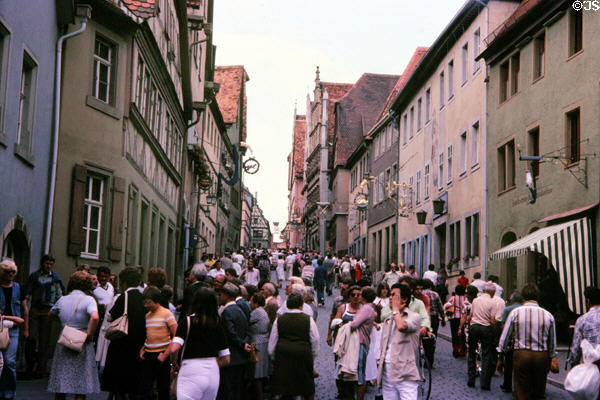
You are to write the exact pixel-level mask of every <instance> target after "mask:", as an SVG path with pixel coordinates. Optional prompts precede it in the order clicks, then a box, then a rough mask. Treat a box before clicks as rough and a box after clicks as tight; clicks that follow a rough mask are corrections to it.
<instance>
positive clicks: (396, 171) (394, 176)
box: [392, 164, 398, 182]
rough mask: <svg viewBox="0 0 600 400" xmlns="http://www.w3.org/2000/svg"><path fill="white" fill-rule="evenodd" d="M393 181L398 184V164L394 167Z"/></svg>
mask: <svg viewBox="0 0 600 400" xmlns="http://www.w3.org/2000/svg"><path fill="white" fill-rule="evenodd" d="M392 179H393V180H394V182H398V166H397V165H396V164H394V165H392Z"/></svg>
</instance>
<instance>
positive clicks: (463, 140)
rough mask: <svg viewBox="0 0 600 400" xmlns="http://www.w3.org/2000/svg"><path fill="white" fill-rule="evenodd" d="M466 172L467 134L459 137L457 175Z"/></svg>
mask: <svg viewBox="0 0 600 400" xmlns="http://www.w3.org/2000/svg"><path fill="white" fill-rule="evenodd" d="M466 171H467V132H463V133H462V134H461V135H460V165H459V170H458V173H459V175H463V174H464V173H465V172H466Z"/></svg>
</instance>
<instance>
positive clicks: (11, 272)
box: [4, 269, 17, 274]
mask: <svg viewBox="0 0 600 400" xmlns="http://www.w3.org/2000/svg"><path fill="white" fill-rule="evenodd" d="M4 272H5V273H7V274H16V273H17V271H16V270H14V269H5V270H4Z"/></svg>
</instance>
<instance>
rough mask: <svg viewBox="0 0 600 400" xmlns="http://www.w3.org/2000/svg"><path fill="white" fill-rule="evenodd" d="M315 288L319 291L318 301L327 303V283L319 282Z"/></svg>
mask: <svg viewBox="0 0 600 400" xmlns="http://www.w3.org/2000/svg"><path fill="white" fill-rule="evenodd" d="M315 289H316V291H317V303H319V304H325V285H323V284H317V285H315Z"/></svg>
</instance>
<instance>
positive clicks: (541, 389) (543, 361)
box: [497, 284, 557, 400]
mask: <svg viewBox="0 0 600 400" xmlns="http://www.w3.org/2000/svg"><path fill="white" fill-rule="evenodd" d="M539 294H540V292H539V289H538V288H537V286H536V285H534V284H527V285H525V287H523V290H522V291H521V295H522V297H523V300H524V303H523V305H522V306H521V307H518V308H515V309H514V310H513V311H511V313H510V314H509V315H508V318H507V320H506V324H505V325H504V329H503V330H502V336H501V337H500V343H499V345H498V352H499V353H501V356H500V358H499V359H498V364H497V368H498V371H502V370H503V365H504V357H503V353H505V352H507V351H509V350H511V349H512V350H513V363H514V365H513V371H514V390H515V399H516V400H530V399H545V398H546V379H547V377H548V371H549V369H550V365H551V363H552V364H554V365H557V360H556V327H555V322H554V317H553V316H552V314H550V313H549V312H548V311H546V310H544V309H543V308H542V307H540V306H539V305H538V303H537V301H538V298H539Z"/></svg>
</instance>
